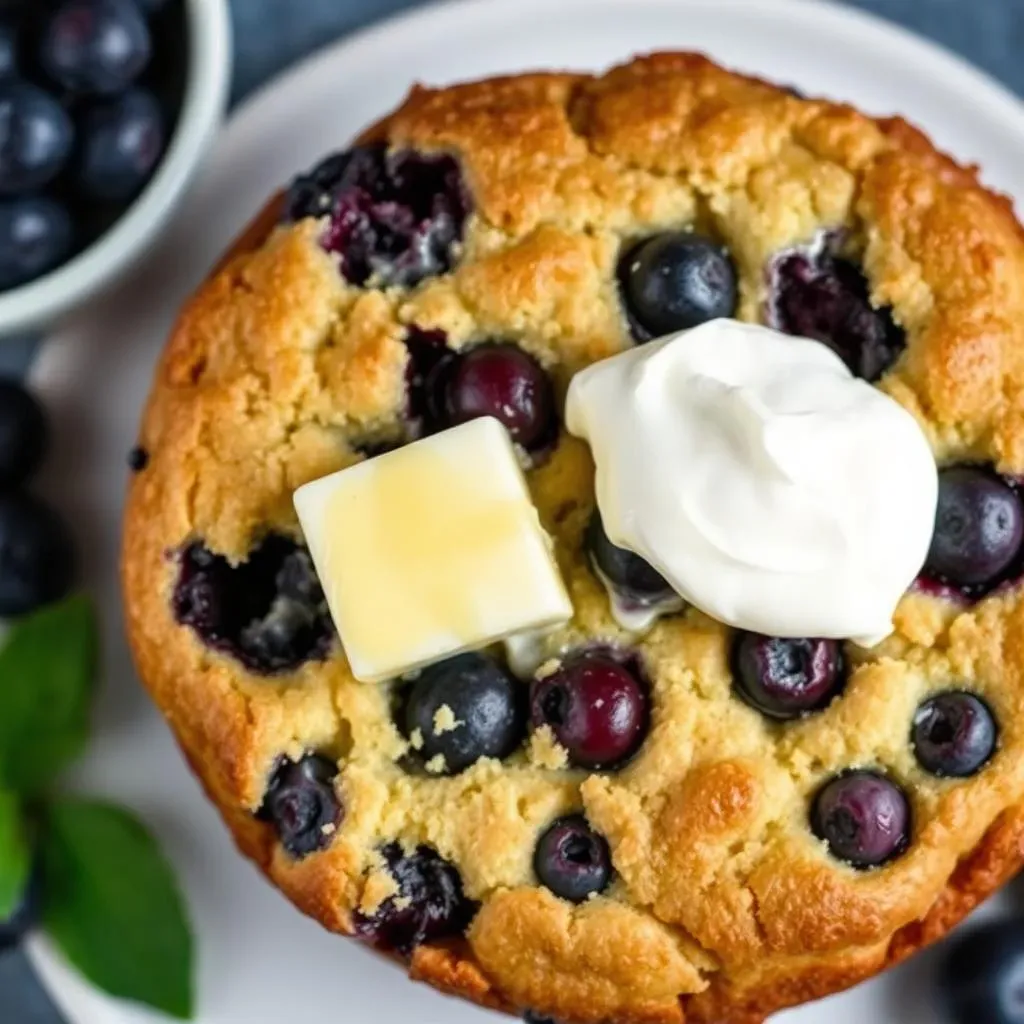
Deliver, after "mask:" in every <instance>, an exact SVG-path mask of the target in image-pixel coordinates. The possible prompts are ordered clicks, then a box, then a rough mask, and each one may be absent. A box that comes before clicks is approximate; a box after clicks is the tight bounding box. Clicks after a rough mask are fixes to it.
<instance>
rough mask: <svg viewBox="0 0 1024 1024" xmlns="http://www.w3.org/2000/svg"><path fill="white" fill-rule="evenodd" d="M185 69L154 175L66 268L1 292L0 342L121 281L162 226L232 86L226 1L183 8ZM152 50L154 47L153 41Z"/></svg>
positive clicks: (206, 0) (195, 1) (193, 0)
mask: <svg viewBox="0 0 1024 1024" xmlns="http://www.w3.org/2000/svg"><path fill="white" fill-rule="evenodd" d="M184 3H185V16H186V24H187V45H188V54H187V60H188V67H187V69H186V77H185V89H184V95H183V97H182V106H181V110H180V112H179V114H178V120H177V124H176V126H175V129H174V134H173V135H172V137H171V139H170V143H169V145H168V147H167V152H166V153H165V154H164V157H163V160H162V161H161V163H160V166H159V167H158V168H157V171H156V174H155V175H154V176H153V179H152V180H151V181H150V182H149V184H148V185H147V186H146V188H145V189H144V190H143V192H142V193H141V195H139V197H138V198H137V199H136V200H135V202H134V203H132V205H131V206H130V207H129V208H128V209H127V210H126V211H125V212H124V214H122V216H121V217H120V219H119V220H118V221H117V222H116V223H115V224H114V225H113V227H111V228H110V229H109V230H108V231H107V232H105V233H104V234H103V235H101V236H100V237H99V238H98V239H97V240H96V241H94V242H92V243H91V244H90V245H89V246H88V247H87V248H85V249H83V250H82V251H81V252H80V253H78V254H77V255H76V256H73V257H72V258H71V259H70V260H69V261H68V262H67V263H65V264H63V265H62V266H60V267H58V268H57V269H56V270H53V271H51V272H50V273H49V274H46V275H45V276H44V277H41V278H39V279H38V280H36V281H32V282H30V283H29V284H26V285H22V286H21V287H20V288H12V289H11V290H10V291H6V292H0V341H2V340H3V339H4V338H6V337H10V336H12V335H14V334H17V333H18V332H24V331H27V330H31V329H34V328H40V327H44V326H46V325H48V324H51V323H52V322H54V321H55V320H57V319H58V318H59V317H60V316H62V315H63V314H65V313H67V312H69V311H70V310H71V309H72V308H74V307H75V306H78V305H81V304H82V303H84V302H85V301H86V300H87V299H89V298H91V297H92V296H93V295H95V294H96V293H97V292H99V291H101V290H102V289H103V288H104V287H105V286H106V285H108V284H110V283H111V282H112V281H113V280H114V279H115V278H117V277H118V275H120V274H122V273H123V272H124V271H125V269H126V268H127V267H129V266H130V265H131V264H132V263H133V262H134V261H135V260H136V259H137V258H138V257H140V256H142V255H143V254H144V253H145V252H146V250H147V249H148V248H149V247H150V246H151V244H152V243H153V241H154V239H155V238H156V236H157V235H158V234H159V233H160V231H161V229H162V228H163V227H164V225H165V224H166V223H167V221H168V218H169V217H170V215H171V213H172V212H173V211H174V209H175V207H176V206H177V205H178V203H179V201H180V200H181V198H182V196H183V195H184V194H185V190H186V188H187V187H188V185H189V183H190V182H191V181H192V178H193V176H194V175H195V173H196V171H197V170H198V168H199V165H200V164H201V162H202V160H203V157H204V156H206V154H207V152H208V150H209V149H210V146H211V144H212V143H213V140H214V137H215V135H216V131H217V128H218V126H219V125H220V123H221V121H222V120H223V118H224V112H225V110H226V108H227V100H228V90H229V87H230V84H231V22H230V18H229V14H228V0H184ZM157 45H159V41H157Z"/></svg>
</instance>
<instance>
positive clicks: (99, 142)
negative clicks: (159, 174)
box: [74, 89, 164, 203]
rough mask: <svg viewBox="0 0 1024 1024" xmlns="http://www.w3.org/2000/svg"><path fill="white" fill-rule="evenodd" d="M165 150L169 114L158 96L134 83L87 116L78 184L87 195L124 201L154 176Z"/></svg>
mask: <svg viewBox="0 0 1024 1024" xmlns="http://www.w3.org/2000/svg"><path fill="white" fill-rule="evenodd" d="M163 151H164V116H163V113H162V112H161V110H160V104H159V103H157V101H156V98H155V97H154V96H153V95H152V94H151V93H149V92H147V91H146V90H145V89H132V90H131V91H130V92H126V93H124V94H123V95H121V96H118V97H116V98H115V99H112V100H106V101H103V102H100V103H98V104H96V105H95V106H93V107H92V108H90V109H89V110H87V111H86V112H85V114H84V115H83V116H82V121H81V134H80V139H79V149H78V153H77V155H76V157H75V161H74V163H75V167H74V177H75V187H76V188H77V189H78V191H79V193H80V194H81V195H82V196H83V197H85V198H86V199H95V200H99V201H100V202H113V203H124V202H127V201H128V200H129V199H132V198H133V197H134V196H136V195H137V194H138V193H139V192H140V191H141V189H142V187H143V186H144V185H145V184H146V182H147V181H149V179H150V178H151V177H152V175H153V171H154V170H155V169H156V166H157V164H158V163H159V162H160V157H161V156H162V155H163Z"/></svg>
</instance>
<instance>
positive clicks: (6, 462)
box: [0, 380, 50, 491]
mask: <svg viewBox="0 0 1024 1024" xmlns="http://www.w3.org/2000/svg"><path fill="white" fill-rule="evenodd" d="M49 443H50V428H49V426H48V424H47V422H46V414H45V413H44V412H43V409H42V406H41V405H40V404H39V402H37V401H36V399H35V398H34V397H33V396H32V395H31V394H29V392H28V391H26V390H25V389H24V388H23V387H22V386H21V385H20V384H19V383H17V382H16V381H13V380H0V491H5V490H8V489H10V488H12V487H20V486H21V485H22V484H24V483H26V482H27V481H28V478H29V477H30V476H31V475H32V474H33V473H35V472H36V470H37V469H39V467H40V465H41V464H42V461H43V458H44V456H45V455H46V450H47V448H48V447H49Z"/></svg>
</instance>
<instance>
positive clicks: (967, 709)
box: [911, 691, 996, 779]
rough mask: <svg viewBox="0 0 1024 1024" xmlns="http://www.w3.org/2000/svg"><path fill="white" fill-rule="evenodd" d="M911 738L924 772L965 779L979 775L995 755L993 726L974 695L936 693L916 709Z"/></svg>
mask: <svg viewBox="0 0 1024 1024" xmlns="http://www.w3.org/2000/svg"><path fill="white" fill-rule="evenodd" d="M911 738H912V741H913V744H914V754H915V755H916V756H917V760H918V762H919V763H920V765H921V767H922V768H924V770H925V771H926V772H930V773H931V774H932V775H938V776H941V777H943V778H955V779H965V778H968V777H969V776H971V775H974V774H976V773H977V772H979V771H981V769H982V768H983V767H984V766H985V765H986V764H987V763H988V761H989V759H990V758H991V757H992V755H993V753H994V752H995V749H996V723H995V719H994V718H993V716H992V712H991V711H990V710H989V707H988V705H987V704H985V703H984V701H982V700H980V699H979V698H977V697H975V696H974V694H971V693H964V692H962V691H957V692H952V693H940V694H939V695H938V696H937V697H932V698H931V699H930V700H926V701H925V702H924V703H923V704H922V705H921V706H920V707H919V708H918V709H917V714H916V715H915V716H914V728H913V732H912V734H911Z"/></svg>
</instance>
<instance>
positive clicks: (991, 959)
mask: <svg viewBox="0 0 1024 1024" xmlns="http://www.w3.org/2000/svg"><path fill="white" fill-rule="evenodd" d="M939 978H940V986H941V1005H942V1007H943V1009H944V1010H945V1011H946V1014H948V1019H949V1020H950V1022H951V1024H1024V927H1022V926H1021V923H1020V922H1019V921H989V922H986V923H985V924H981V925H978V926H977V927H975V928H972V929H971V930H970V931H968V932H967V933H966V934H963V935H960V936H959V937H958V938H956V939H954V940H953V942H952V943H951V944H950V945H948V946H947V947H946V953H945V959H944V961H943V963H942V965H941V967H940V970H939Z"/></svg>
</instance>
